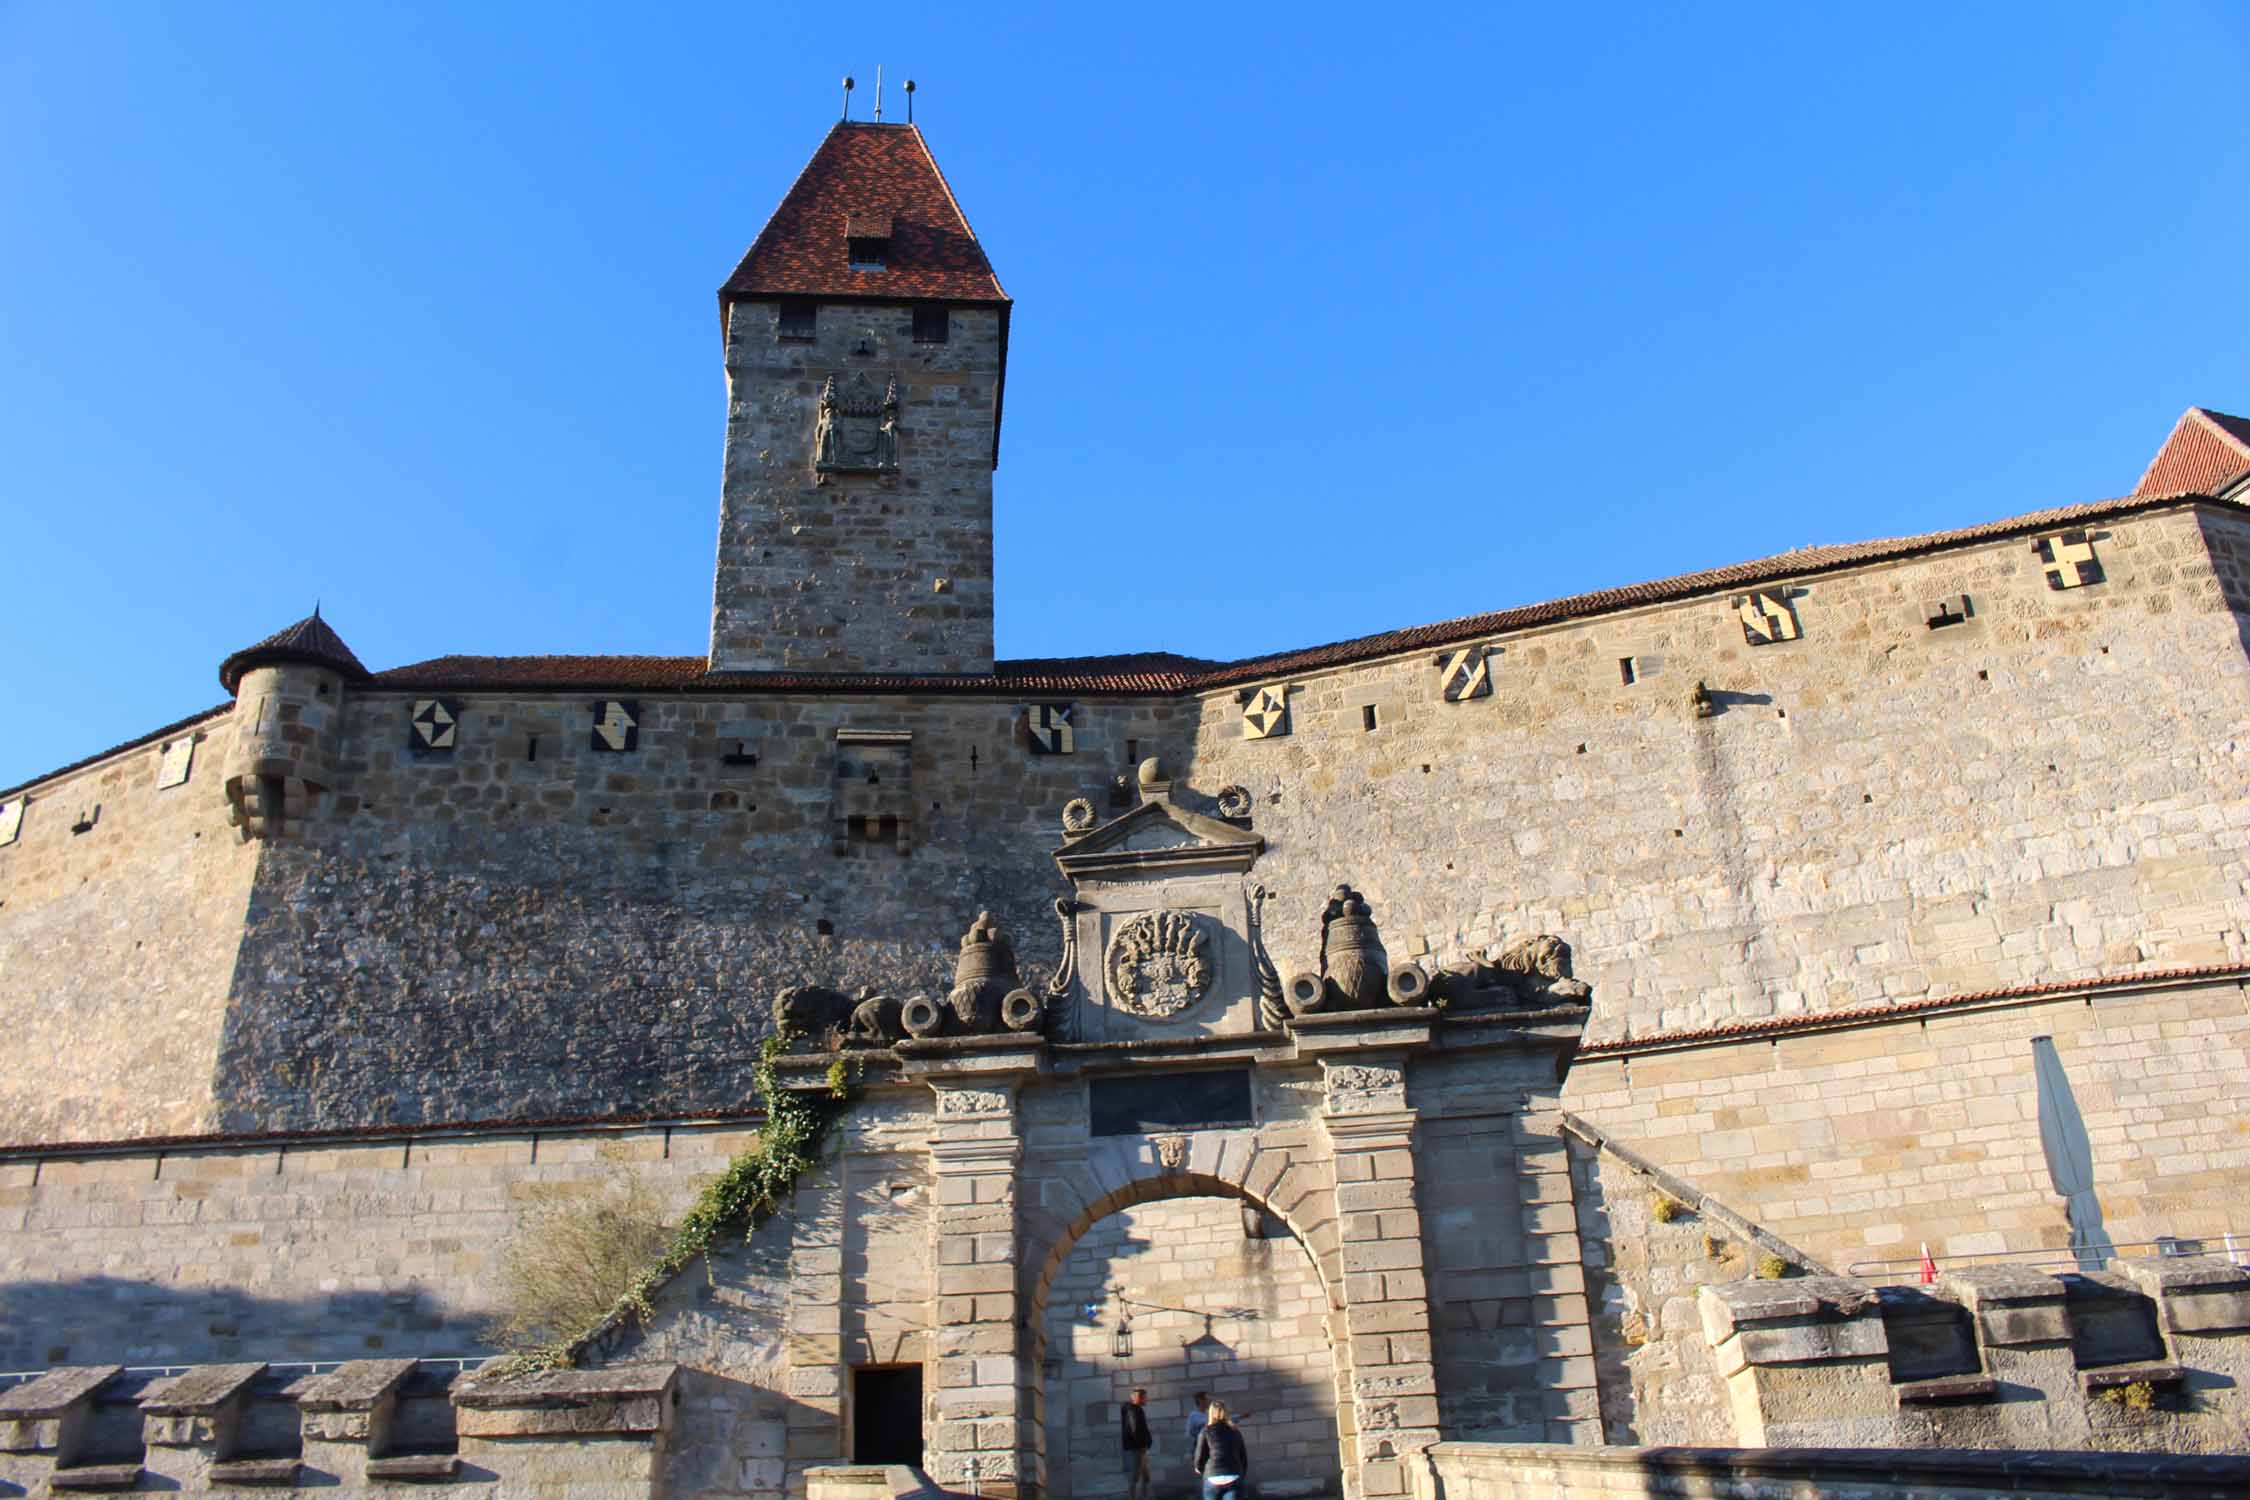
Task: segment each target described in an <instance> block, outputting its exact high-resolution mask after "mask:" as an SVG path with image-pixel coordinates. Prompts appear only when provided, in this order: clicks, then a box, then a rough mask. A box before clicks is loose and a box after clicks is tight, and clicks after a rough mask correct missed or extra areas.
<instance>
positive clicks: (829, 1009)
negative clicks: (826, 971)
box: [773, 984, 906, 1052]
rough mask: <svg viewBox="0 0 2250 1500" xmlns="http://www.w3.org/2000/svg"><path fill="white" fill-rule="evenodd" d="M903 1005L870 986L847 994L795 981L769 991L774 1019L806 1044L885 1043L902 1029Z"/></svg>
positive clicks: (830, 1048) (823, 1048)
mask: <svg viewBox="0 0 2250 1500" xmlns="http://www.w3.org/2000/svg"><path fill="white" fill-rule="evenodd" d="M904 1008H905V1007H904V1006H903V1005H901V1004H900V1002H899V1001H897V1000H894V999H892V998H891V997H890V996H888V995H878V994H876V993H875V990H874V988H873V987H872V986H870V987H867V988H864V989H862V990H861V991H860V992H859V993H858V994H857V995H854V996H851V997H850V998H848V999H847V998H846V997H845V995H844V993H843V992H842V991H841V990H832V989H830V988H828V986H826V985H823V984H800V985H792V986H791V987H790V988H788V989H785V990H783V991H782V992H781V993H780V994H778V995H776V996H774V997H773V1024H774V1027H775V1029H776V1030H778V1031H780V1032H782V1033H783V1034H784V1035H786V1036H788V1037H790V1038H792V1039H793V1040H794V1041H796V1042H797V1043H799V1044H801V1045H802V1046H804V1047H805V1048H806V1049H807V1050H812V1051H820V1052H834V1051H836V1050H837V1049H838V1048H840V1047H888V1046H890V1045H891V1044H892V1043H894V1042H896V1041H898V1040H899V1039H900V1038H901V1037H903V1036H905V1035H906V1028H905V1026H904V1024H903V1023H902V1021H901V1019H900V1016H901V1013H902V1012H903V1010H904Z"/></svg>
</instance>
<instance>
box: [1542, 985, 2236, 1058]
mask: <svg viewBox="0 0 2250 1500" xmlns="http://www.w3.org/2000/svg"><path fill="white" fill-rule="evenodd" d="M2245 978H2250V965H2245V964H2195V965H2191V966H2189V967H2186V968H2178V969H2142V970H2138V971H2136V972H2133V973H2129V974H2102V975H2096V976H2095V977H2093V978H2091V979H2056V980H2050V981H2049V982H2047V983H2045V984H2020V985H2013V986H2010V987H2008V988H2006V989H1996V990H1972V991H1970V992H1969V993H1967V994H1965V995H1933V996H1930V997H1928V998H1925V999H1921V1000H1901V1001H1899V1002H1898V1003H1897V1004H1895V1005H1862V1006H1855V1007H1854V1008H1852V1009H1850V1010H1831V1011H1814V1012H1811V1013H1809V1014H1806V1015H1800V1016H1766V1017H1764V1018H1762V1019H1760V1020H1755V1021H1728V1022H1725V1023H1724V1024H1722V1025H1718V1026H1701V1027H1696V1028H1693V1029H1690V1030H1686V1031H1660V1032H1657V1033H1655V1034H1653V1035H1650V1036H1629V1037H1618V1038H1614V1039H1612V1040H1610V1041H1606V1042H1589V1043H1587V1044H1586V1045H1585V1046H1583V1047H1581V1048H1579V1049H1578V1055H1579V1056H1580V1057H1582V1058H1585V1057H1617V1056H1620V1055H1629V1054H1633V1053H1639V1052H1659V1051H1666V1050H1669V1049H1672V1048H1676V1047H1692V1046H1697V1045H1701V1044H1706V1043H1718V1042H1734V1041H1750V1040H1754V1039H1756V1038H1759V1037H1772V1036H1785V1035H1788V1034H1789V1033H1791V1032H1800V1031H1834V1030H1839V1029H1841V1028H1844V1027H1847V1026H1872V1025H1878V1024H1880V1023H1882V1022H1884V1021H1889V1020H1895V1019H1898V1018H1900V1017H1905V1016H1926V1015H1928V1014H1930V1012H1932V1011H1942V1010H1955V1009H1959V1008H1961V1007H1964V1006H1975V1005H1991V1004H1995V1003H2003V1002H2006V1001H2010V1000H2052V999H2056V998H2058V997H2060V996H2064V995H2083V994H2091V993H2093V992H2094V991H2096V990H2111V989H2120V988H2123V987H2125V986H2128V985H2143V984H2152V985H2153V984H2180V983H2186V982H2191V981H2194V980H2198V979H2245Z"/></svg>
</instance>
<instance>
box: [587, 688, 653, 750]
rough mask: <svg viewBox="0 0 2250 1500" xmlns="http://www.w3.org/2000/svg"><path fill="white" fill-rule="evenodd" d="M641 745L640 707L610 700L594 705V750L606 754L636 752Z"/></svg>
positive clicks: (625, 699)
mask: <svg viewBox="0 0 2250 1500" xmlns="http://www.w3.org/2000/svg"><path fill="white" fill-rule="evenodd" d="M640 743H641V705H640V704H639V703H638V702H637V701H636V700H634V699H631V698H621V699H610V700H608V701H606V702H602V703H597V704H595V705H594V748H595V749H596V750H600V751H603V752H605V753H608V754H620V753H622V752H624V751H627V750H637V749H639V748H640Z"/></svg>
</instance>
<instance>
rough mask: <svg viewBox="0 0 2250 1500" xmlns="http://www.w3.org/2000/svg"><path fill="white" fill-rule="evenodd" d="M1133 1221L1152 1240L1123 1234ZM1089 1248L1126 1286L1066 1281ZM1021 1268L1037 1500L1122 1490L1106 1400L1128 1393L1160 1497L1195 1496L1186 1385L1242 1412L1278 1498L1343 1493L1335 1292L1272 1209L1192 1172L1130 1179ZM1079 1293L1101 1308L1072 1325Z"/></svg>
mask: <svg viewBox="0 0 2250 1500" xmlns="http://www.w3.org/2000/svg"><path fill="white" fill-rule="evenodd" d="M1135 1220H1139V1221H1140V1223H1141V1225H1142V1226H1143V1227H1146V1228H1147V1229H1149V1230H1152V1231H1153V1232H1154V1234H1153V1236H1152V1237H1151V1238H1150V1239H1148V1240H1145V1241H1139V1242H1136V1241H1134V1240H1133V1239H1132V1238H1131V1235H1130V1233H1129V1226H1131V1225H1132V1224H1133V1221H1135ZM1028 1248H1029V1247H1028V1246H1027V1249H1028ZM1089 1250H1092V1251H1095V1252H1097V1253H1096V1255H1095V1256H1094V1257H1093V1263H1094V1264H1098V1265H1099V1267H1100V1270H1101V1273H1102V1276H1101V1280H1102V1281H1104V1282H1107V1281H1108V1280H1109V1276H1110V1275H1111V1273H1119V1274H1121V1275H1122V1276H1123V1277H1124V1278H1126V1279H1127V1281H1128V1283H1129V1284H1126V1285H1117V1284H1114V1283H1112V1284H1110V1285H1106V1286H1097V1285H1094V1284H1091V1283H1090V1284H1088V1285H1079V1284H1076V1283H1075V1282H1074V1280H1073V1275H1072V1273H1073V1271H1076V1272H1078V1273H1079V1279H1081V1280H1083V1279H1086V1273H1087V1271H1088V1270H1089V1265H1088V1264H1087V1263H1088V1261H1089V1257H1088V1255H1087V1253H1086V1252H1088V1251H1089ZM1135 1266H1137V1268H1138V1269H1137V1270H1128V1269H1125V1268H1126V1267H1135ZM1024 1269H1025V1271H1026V1272H1027V1273H1028V1275H1027V1283H1028V1284H1027V1285H1026V1287H1025V1293H1024V1312H1023V1327H1024V1331H1025V1334H1026V1337H1027V1339H1028V1350H1027V1353H1028V1358H1027V1362H1026V1363H1027V1375H1028V1376H1029V1377H1031V1378H1032V1379H1034V1380H1036V1381H1037V1382H1038V1385H1039V1389H1040V1398H1039V1399H1038V1400H1037V1401H1036V1402H1035V1403H1033V1406H1032V1409H1033V1410H1034V1412H1036V1413H1037V1419H1036V1420H1035V1422H1034V1423H1033V1429H1034V1431H1033V1434H1032V1436H1033V1445H1032V1447H1033V1451H1032V1454H1031V1458H1032V1460H1033V1466H1034V1468H1033V1472H1034V1473H1035V1474H1036V1476H1037V1482H1038V1485H1039V1492H1040V1493H1041V1494H1042V1495H1043V1496H1050V1497H1055V1500H1089V1497H1091V1496H1106V1495H1111V1494H1115V1493H1118V1492H1121V1491H1122V1490H1123V1488H1124V1482H1123V1476H1122V1473H1121V1470H1120V1466H1119V1459H1118V1442H1117V1434H1116V1423H1117V1413H1116V1405H1117V1403H1119V1402H1122V1401H1123V1400H1124V1398H1125V1396H1126V1394H1127V1393H1129V1392H1130V1391H1131V1390H1132V1389H1133V1388H1134V1387H1135V1386H1146V1387H1147V1388H1148V1389H1149V1392H1150V1410H1151V1427H1152V1428H1153V1429H1154V1435H1155V1438H1156V1452H1155V1454H1154V1459H1155V1472H1156V1483H1157V1492H1158V1494H1159V1495H1163V1496H1174V1495H1180V1494H1192V1493H1193V1489H1192V1480H1191V1479H1190V1477H1189V1472H1188V1468H1187V1454H1186V1452H1185V1441H1184V1433H1185V1419H1186V1413H1187V1410H1188V1399H1187V1398H1188V1394H1189V1393H1190V1392H1191V1391H1193V1390H1196V1389H1204V1390H1209V1391H1211V1392H1213V1393H1214V1394H1215V1395H1216V1396H1217V1397H1218V1398H1219V1399H1221V1400H1223V1401H1226V1402H1228V1403H1229V1404H1230V1405H1232V1406H1234V1407H1235V1408H1236V1409H1237V1410H1238V1411H1246V1412H1249V1413H1250V1414H1251V1421H1250V1424H1249V1426H1248V1428H1247V1431H1248V1434H1249V1436H1250V1437H1251V1439H1252V1449H1253V1460H1254V1463H1255V1466H1256V1467H1255V1472H1256V1473H1257V1474H1258V1475H1259V1477H1260V1480H1261V1482H1262V1483H1264V1484H1266V1485H1268V1486H1271V1487H1273V1488H1274V1489H1275V1490H1277V1491H1278V1492H1281V1493H1297V1494H1310V1493H1319V1494H1336V1493H1339V1492H1340V1491H1341V1489H1342V1486H1343V1483H1344V1477H1345V1475H1346V1474H1347V1473H1348V1472H1349V1471H1350V1469H1351V1468H1352V1464H1353V1446H1354V1444H1353V1440H1352V1434H1353V1426H1354V1424H1353V1420H1352V1416H1353V1414H1352V1410H1351V1392H1352V1380H1351V1371H1350V1360H1349V1353H1350V1340H1349V1339H1348V1338H1342V1337H1339V1333H1340V1330H1341V1329H1342V1327H1343V1311H1344V1310H1343V1306H1342V1303H1341V1300H1340V1297H1339V1295H1338V1293H1339V1291H1340V1288H1338V1287H1335V1286H1334V1285H1333V1284H1332V1283H1331V1281H1330V1279H1329V1277H1328V1276H1327V1275H1326V1274H1325V1273H1324V1271H1323V1269H1322V1267H1321V1265H1320V1263H1319V1260H1318V1259H1317V1258H1316V1257H1315V1256H1314V1254H1313V1252H1312V1250H1311V1247H1310V1246H1309V1245H1308V1244H1307V1243H1306V1242H1305V1239H1304V1237H1303V1235H1302V1234H1301V1232H1300V1230H1299V1228H1298V1226H1297V1225H1295V1224H1292V1223H1291V1222H1290V1221H1289V1219H1288V1218H1286V1217H1285V1216H1284V1215H1282V1214H1281V1213H1279V1212H1278V1211H1276V1210H1275V1209H1274V1208H1273V1207H1272V1206H1270V1204H1268V1203H1266V1202H1264V1201H1261V1200H1260V1199H1259V1198H1258V1197H1255V1196H1253V1195H1252V1194H1250V1193H1248V1192H1247V1191H1245V1190H1244V1189H1243V1188H1242V1187H1241V1186H1240V1185H1239V1184H1236V1183H1232V1182H1228V1181H1226V1180H1224V1179H1222V1178H1218V1177H1214V1176H1210V1175H1207V1174H1203V1173H1190V1172H1185V1171H1176V1172H1163V1173H1160V1174H1158V1175H1154V1176H1146V1177H1137V1178H1134V1179H1132V1180H1131V1181H1129V1182H1128V1183H1126V1184H1125V1185H1124V1186H1122V1187H1120V1188H1117V1189H1115V1190H1113V1191H1112V1192H1110V1193H1108V1194H1105V1195H1104V1196H1103V1197H1102V1198H1100V1199H1098V1200H1097V1201H1096V1202H1094V1203H1092V1204H1089V1205H1087V1206H1086V1207H1085V1208H1084V1209H1083V1210H1082V1211H1081V1212H1080V1213H1079V1214H1078V1215H1076V1216H1075V1217H1074V1219H1073V1220H1072V1221H1071V1222H1070V1223H1069V1224H1068V1225H1066V1226H1064V1228H1063V1232H1062V1233H1061V1235H1060V1236H1058V1237H1057V1238H1055V1239H1054V1240H1052V1241H1050V1242H1048V1243H1047V1244H1046V1245H1045V1248H1044V1253H1043V1254H1041V1255H1040V1256H1039V1258H1038V1259H1037V1260H1036V1261H1035V1260H1033V1259H1032V1258H1031V1257H1029V1256H1027V1257H1026V1260H1025V1266H1024ZM1090 1292H1092V1293H1094V1294H1095V1295H1096V1297H1097V1298H1098V1300H1099V1302H1100V1304H1101V1305H1104V1306H1105V1308H1106V1315H1105V1316H1104V1318H1103V1319H1102V1321H1101V1323H1100V1325H1099V1326H1088V1325H1086V1324H1085V1323H1084V1322H1083V1321H1082V1320H1081V1319H1080V1317H1079V1315H1078V1304H1079V1303H1080V1302H1081V1301H1082V1300H1085V1299H1086V1298H1087V1296H1088V1294H1089V1293H1090ZM1136 1293H1137V1294H1138V1296H1137V1298H1136V1300H1137V1303H1138V1305H1137V1307H1135V1308H1133V1312H1134V1319H1135V1323H1136V1325H1137V1333H1136V1337H1135V1339H1134V1348H1133V1351H1132V1353H1131V1354H1130V1355H1125V1356H1120V1355H1118V1354H1117V1353H1116V1352H1115V1350H1114V1348H1113V1347H1112V1340H1113V1338H1114V1329H1115V1322H1116V1318H1117V1316H1118V1315H1119V1313H1120V1312H1122V1311H1124V1310H1125V1308H1126V1307H1127V1305H1128V1304H1126V1303H1124V1302H1121V1301H1118V1300H1116V1299H1117V1298H1119V1297H1125V1298H1135V1297H1136ZM1227 1293H1232V1294H1233V1295H1234V1297H1235V1299H1236V1300H1234V1301H1228V1300H1225V1296H1224V1294H1227ZM1199 1315H1200V1316H1199ZM1262 1319H1263V1320H1269V1321H1267V1322H1266V1323H1265V1324H1263V1326H1261V1320H1262ZM1073 1332H1075V1333H1076V1334H1077V1337H1076V1338H1075V1339H1073V1338H1072V1337H1071V1335H1072V1333H1073ZM1058 1340H1059V1341H1060V1342H1058Z"/></svg>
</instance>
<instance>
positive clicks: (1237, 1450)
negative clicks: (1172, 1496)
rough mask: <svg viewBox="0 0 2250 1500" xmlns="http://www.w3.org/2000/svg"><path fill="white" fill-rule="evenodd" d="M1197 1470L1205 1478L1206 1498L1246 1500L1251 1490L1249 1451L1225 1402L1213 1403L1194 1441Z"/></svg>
mask: <svg viewBox="0 0 2250 1500" xmlns="http://www.w3.org/2000/svg"><path fill="white" fill-rule="evenodd" d="M1195 1472H1196V1473H1197V1474H1199V1475H1201V1476H1202V1477H1203V1500H1243V1496H1244V1495H1246V1494H1247V1493H1248V1490H1249V1477H1250V1452H1249V1450H1248V1449H1247V1448H1245V1447H1244V1446H1243V1443H1242V1429H1241V1428H1239V1427H1237V1426H1235V1425H1234V1423H1232V1422H1230V1421H1228V1420H1227V1404H1226V1403H1225V1402H1224V1401H1214V1402H1212V1403H1211V1420H1210V1421H1209V1422H1208V1423H1207V1424H1205V1426H1204V1428H1203V1431H1202V1433H1201V1434H1200V1435H1199V1436H1198V1437H1197V1438H1196V1440H1195Z"/></svg>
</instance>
